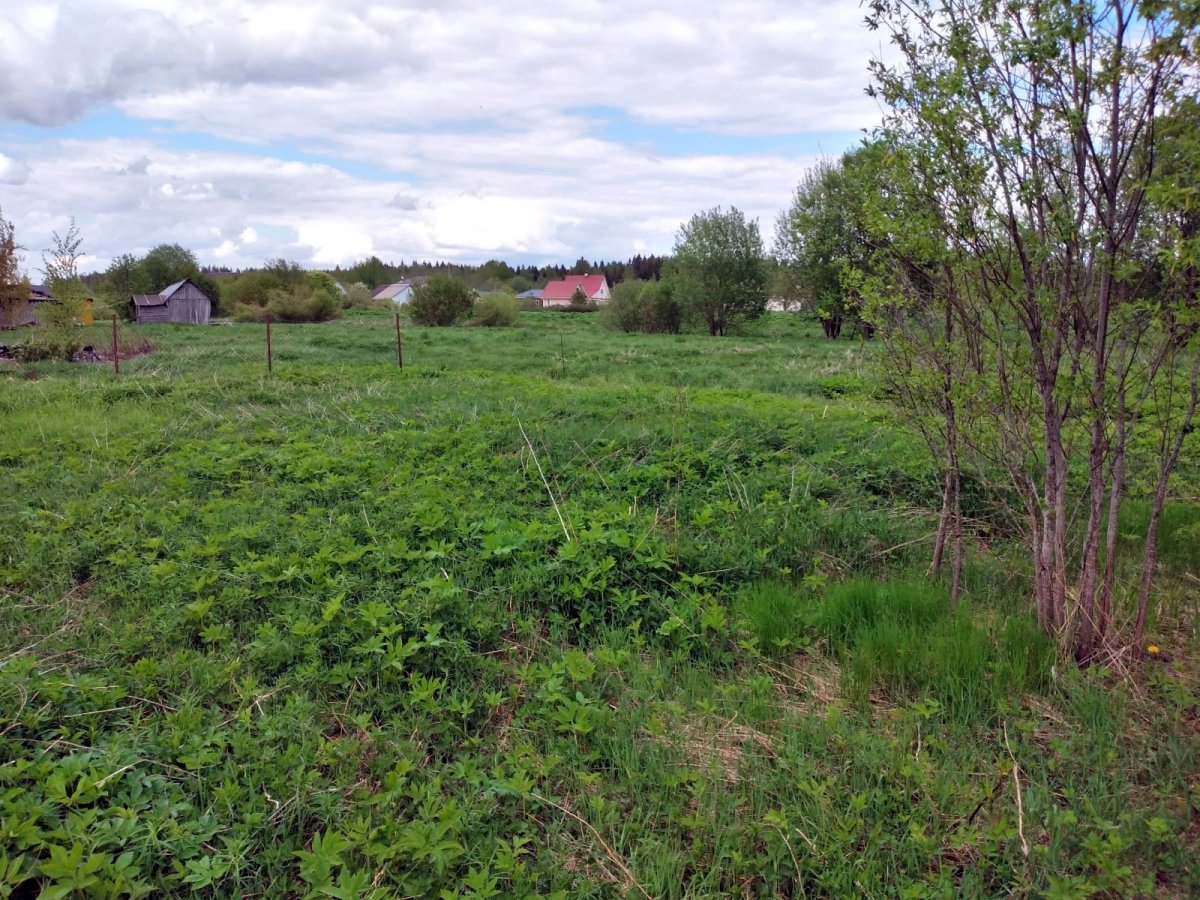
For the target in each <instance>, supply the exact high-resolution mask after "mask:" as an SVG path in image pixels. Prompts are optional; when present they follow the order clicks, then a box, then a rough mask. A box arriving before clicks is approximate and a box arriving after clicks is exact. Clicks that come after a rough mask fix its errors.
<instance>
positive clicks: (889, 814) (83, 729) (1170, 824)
mask: <svg viewBox="0 0 1200 900" xmlns="http://www.w3.org/2000/svg"><path fill="white" fill-rule="evenodd" d="M392 328H393V323H392V321H391V320H390V319H389V318H387V317H386V316H382V317H377V316H372V315H357V316H352V317H351V318H349V319H347V320H344V321H341V322H337V323H326V324H321V325H293V326H286V327H283V326H281V327H278V328H277V329H276V331H275V334H274V372H273V374H271V375H270V376H268V374H267V372H266V366H265V361H264V357H263V335H262V327H261V326H255V325H219V326H218V325H214V326H211V327H207V328H196V327H192V328H189V327H186V326H143V327H141V328H138V327H132V326H126V327H125V329H124V330H123V338H122V339H123V340H127V341H129V342H130V343H131V344H134V343H138V342H140V341H142V340H145V341H149V342H150V343H151V344H152V349H151V350H150V352H148V353H145V354H143V355H139V356H135V357H132V358H130V359H128V360H126V361H124V362H123V364H122V371H121V374H120V376H119V377H118V376H114V374H113V372H112V371H111V369H110V368H108V367H107V366H105V365H104V364H83V363H77V364H68V363H61V362H48V363H35V364H26V365H18V364H15V363H4V364H2V365H0V519H2V521H3V522H4V531H3V537H2V538H0V612H2V614H3V622H4V627H3V629H0V896H9V895H12V896H36V895H38V893H39V892H40V894H41V896H46V897H65V896H89V897H91V896H100V897H103V896H114V897H115V896H164V895H167V896H174V895H178V896H183V895H192V894H199V895H202V896H203V895H207V896H214V897H255V896H257V897H263V896H325V897H342V898H350V897H372V896H374V897H439V896H440V897H447V898H449V897H459V896H465V897H498V896H506V897H509V896H512V897H534V896H544V897H568V896H569V897H623V896H628V897H646V896H648V897H656V898H657V897H664V898H666V897H726V896H736V897H792V896H831V897H832V896H869V897H892V896H896V897H907V898H916V897H953V896H1007V895H1010V894H1018V895H1027V896H1045V897H1055V898H1068V897H1070V898H1075V897H1081V898H1082V897H1092V896H1110V897H1116V896H1155V895H1157V896H1179V897H1183V896H1192V895H1195V894H1196V893H1198V892H1200V811H1198V810H1197V809H1196V806H1197V791H1198V790H1200V700H1198V693H1197V684H1198V673H1197V668H1196V662H1195V660H1196V650H1197V647H1198V638H1200V634H1198V633H1197V618H1196V615H1195V613H1196V609H1195V599H1194V598H1195V585H1196V583H1197V582H1196V578H1197V575H1198V574H1200V502H1198V499H1197V495H1198V493H1200V477H1198V475H1197V470H1196V461H1195V460H1191V461H1185V464H1184V465H1183V466H1181V469H1180V485H1179V488H1178V490H1177V493H1178V494H1179V496H1180V497H1181V498H1182V499H1181V500H1179V501H1177V502H1175V503H1174V504H1173V505H1172V506H1171V507H1170V508H1169V510H1168V516H1167V521H1166V523H1165V533H1164V536H1163V546H1164V552H1163V569H1164V571H1163V575H1162V578H1161V579H1160V584H1161V589H1160V590H1161V599H1160V601H1159V602H1158V603H1157V604H1156V607H1155V611H1154V619H1153V621H1152V623H1151V629H1150V633H1151V634H1152V635H1153V637H1154V640H1155V641H1156V642H1157V644H1158V645H1159V647H1160V652H1159V653H1158V654H1157V655H1156V656H1154V657H1153V658H1151V659H1149V660H1147V662H1146V663H1145V665H1144V667H1142V668H1141V669H1136V670H1131V671H1129V672H1114V671H1109V670H1099V669H1093V670H1088V671H1080V670H1079V669H1078V668H1077V667H1075V666H1074V665H1073V664H1071V663H1070V662H1066V661H1064V660H1062V659H1060V658H1059V655H1058V653H1057V651H1056V648H1055V646H1054V645H1053V644H1052V643H1051V642H1049V641H1048V640H1046V639H1045V638H1043V637H1042V636H1041V635H1040V634H1039V632H1038V630H1037V627H1036V625H1035V623H1034V622H1033V620H1032V618H1031V616H1030V614H1029V611H1028V609H1027V603H1026V598H1027V596H1028V591H1029V583H1028V578H1027V573H1026V572H1025V571H1024V570H1023V568H1022V566H1023V564H1024V555H1023V554H1022V553H1021V552H1020V550H1019V548H1015V547H1013V546H1012V545H1011V543H1010V541H1009V539H1008V538H1007V536H1006V535H1005V534H1004V533H1003V531H1002V530H995V529H993V530H980V531H979V532H977V533H976V534H975V535H973V540H972V542H971V551H970V554H969V559H968V563H967V567H966V572H965V584H966V595H965V598H964V600H963V602H962V603H961V604H960V605H959V607H958V608H957V609H954V610H952V609H951V608H950V604H949V601H948V597H947V593H946V591H945V589H944V588H943V587H942V586H940V585H938V584H935V583H931V582H930V581H929V580H927V579H926V578H925V574H924V573H925V568H926V566H927V564H928V554H929V547H930V544H931V541H932V537H933V534H932V532H933V529H934V528H935V527H936V508H935V507H936V505H937V503H938V500H939V497H940V493H939V484H938V478H937V474H936V472H935V471H934V470H933V468H932V467H931V465H930V463H929V460H928V458H927V454H926V452H925V450H924V447H923V446H922V445H921V444H920V443H919V441H918V440H917V439H916V438H915V437H914V436H913V435H911V434H910V433H909V432H908V431H907V430H906V429H905V428H904V427H903V423H901V422H898V421H897V419H896V415H895V413H894V411H893V410H892V408H891V406H890V405H889V403H888V401H887V398H886V397H885V396H883V394H882V392H881V391H880V389H879V388H878V378H877V373H876V370H875V368H874V367H875V360H874V355H873V353H872V347H871V345H870V344H869V343H867V344H863V343H860V342H855V341H850V340H842V341H836V342H831V341H826V340H824V339H822V338H820V336H819V335H820V329H819V327H818V326H817V325H816V324H815V323H812V322H807V321H803V320H799V319H797V318H794V317H791V316H788V315H784V314H778V315H769V316H768V317H767V318H766V320H764V321H763V322H761V323H758V324H756V325H755V326H754V327H753V329H751V330H749V331H748V332H747V333H745V334H741V335H735V336H731V337H727V338H722V339H714V338H709V337H707V336H701V335H680V336H660V335H636V336H632V335H622V334H615V333H608V332H605V331H602V330H601V329H600V328H599V326H598V323H597V321H596V319H595V317H594V316H588V315H569V314H553V313H525V314H522V317H521V322H520V327H518V328H513V329H482V328H448V329H420V328H411V327H410V328H406V329H405V333H404V353H405V366H404V368H403V370H402V371H401V370H400V368H399V367H398V366H397V361H396V356H395V343H394V339H395V335H394V331H393V330H392ZM95 332H96V343H97V345H98V346H99V345H100V343H101V342H102V335H103V328H102V326H96V327H95ZM966 499H967V502H968V507H969V508H971V509H975V510H976V511H977V512H978V515H979V517H980V519H981V520H982V519H984V518H985V517H986V516H985V513H986V511H987V508H988V504H989V503H991V502H993V500H994V498H989V497H987V496H984V495H983V494H982V493H981V494H980V495H978V496H974V495H969V496H968V497H967V498H966ZM971 504H975V506H974V507H972V506H971ZM1144 515H1145V508H1144V505H1140V504H1139V503H1138V502H1137V500H1136V499H1135V500H1133V501H1131V502H1130V504H1129V508H1128V509H1127V510H1126V512H1125V517H1126V519H1127V520H1128V521H1129V522H1130V523H1131V527H1130V532H1131V533H1133V532H1134V528H1133V525H1134V524H1136V522H1137V520H1138V518H1139V516H1144ZM995 518H996V517H994V516H991V517H989V521H994V520H995ZM1123 577H1124V576H1123Z"/></svg>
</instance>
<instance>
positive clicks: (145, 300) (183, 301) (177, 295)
mask: <svg viewBox="0 0 1200 900" xmlns="http://www.w3.org/2000/svg"><path fill="white" fill-rule="evenodd" d="M129 301H130V302H131V303H132V304H133V318H134V320H135V321H137V322H179V323H182V324H185V325H207V324H208V320H209V319H210V318H212V298H211V297H209V296H208V294H206V293H204V291H202V290H200V288H198V287H196V285H194V284H193V283H192V281H191V279H188V278H185V279H184V280H183V281H177V282H175V283H174V284H172V285H170V286H169V287H165V288H163V289H162V290H161V291H159V292H158V293H157V294H134V295H133V296H132V297H130V298H129Z"/></svg>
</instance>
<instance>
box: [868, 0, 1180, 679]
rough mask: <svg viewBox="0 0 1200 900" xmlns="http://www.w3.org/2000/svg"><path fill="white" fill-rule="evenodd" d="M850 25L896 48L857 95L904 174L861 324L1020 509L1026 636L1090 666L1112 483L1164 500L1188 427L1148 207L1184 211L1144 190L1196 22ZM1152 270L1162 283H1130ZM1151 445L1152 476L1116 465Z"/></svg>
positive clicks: (880, 223) (1104, 582)
mask: <svg viewBox="0 0 1200 900" xmlns="http://www.w3.org/2000/svg"><path fill="white" fill-rule="evenodd" d="M868 24H869V25H870V27H872V28H878V29H882V30H883V31H885V32H886V33H887V34H888V36H889V38H890V40H891V43H892V44H893V45H894V46H895V47H896V48H897V59H896V60H893V61H892V62H890V63H889V64H886V65H885V64H884V63H882V62H876V63H874V64H873V67H872V68H873V74H874V85H873V88H872V90H873V92H874V93H875V94H876V95H877V96H878V97H880V98H881V100H882V101H883V103H884V104H885V105H886V107H887V113H886V116H885V120H884V125H883V127H882V128H881V129H880V131H879V134H878V136H877V137H878V144H879V146H880V147H881V148H882V149H883V152H884V153H885V154H889V155H891V156H892V157H893V158H894V159H895V160H897V161H901V162H900V164H898V165H893V166H892V172H893V173H894V174H893V177H892V178H891V179H890V192H889V191H885V192H883V193H882V194H881V195H880V197H879V198H878V203H879V210H878V215H877V216H874V217H873V224H872V227H873V228H874V229H875V242H876V244H877V246H878V247H879V251H880V254H881V257H882V258H881V260H880V264H879V266H878V267H877V268H876V274H875V275H874V276H873V277H877V278H878V289H877V290H874V291H871V292H870V293H871V300H870V303H871V307H872V308H871V310H870V315H871V316H872V318H873V320H874V321H877V322H880V323H881V324H883V323H886V327H887V328H888V329H889V330H891V331H892V333H893V334H894V335H895V336H896V339H895V340H894V341H893V342H892V346H894V347H896V348H899V351H900V353H899V355H897V356H894V357H892V362H893V363H894V366H893V367H894V369H895V370H896V371H897V372H898V373H899V375H898V380H899V381H900V382H901V383H902V384H904V383H907V384H908V385H909V386H910V387H911V388H912V390H913V391H914V392H915V393H916V394H917V395H920V396H922V397H924V398H926V401H925V402H926V403H927V405H929V402H930V401H931V400H932V398H935V397H939V396H940V397H941V398H943V400H944V402H943V404H942V406H943V410H944V415H945V416H950V417H953V421H954V423H955V428H956V430H957V440H958V446H960V447H961V448H962V449H963V450H964V451H965V452H969V453H970V454H971V456H972V458H973V463H974V465H975V466H976V467H977V469H978V471H979V472H980V473H982V476H983V477H986V478H988V479H989V480H992V479H995V481H996V483H1004V484H1005V488H1006V490H1007V491H1009V492H1010V496H1014V497H1016V498H1019V500H1018V501H1017V502H1018V504H1019V506H1020V508H1021V511H1022V515H1021V516H1020V517H1018V519H1017V520H1016V522H1015V523H1014V524H1016V525H1018V526H1019V527H1021V528H1022V529H1023V531H1024V536H1025V539H1026V543H1027V546H1028V547H1029V553H1030V571H1031V572H1032V579H1033V600H1034V607H1035V609H1036V612H1037V616H1038V620H1039V622H1040V624H1041V626H1042V627H1043V629H1044V630H1045V631H1046V632H1048V633H1050V634H1053V635H1055V636H1057V637H1059V638H1060V639H1061V640H1062V641H1063V643H1064V644H1065V645H1066V646H1067V647H1069V648H1070V649H1072V650H1073V651H1074V652H1075V654H1076V656H1077V658H1078V659H1079V660H1081V661H1084V662H1089V661H1093V660H1095V659H1097V658H1098V657H1099V656H1100V655H1101V654H1105V653H1108V652H1110V651H1111V648H1112V646H1113V642H1112V640H1111V636H1110V634H1109V628H1110V625H1111V622H1112V620H1113V610H1112V602H1113V596H1114V593H1113V573H1112V572H1111V571H1110V568H1109V567H1111V566H1112V565H1115V562H1114V561H1115V560H1116V558H1117V556H1118V553H1119V550H1120V546H1119V543H1118V536H1119V528H1118V513H1119V511H1120V509H1121V499H1122V496H1123V494H1124V491H1125V486H1126V484H1127V482H1128V481H1129V480H1130V479H1131V478H1134V477H1137V478H1144V477H1146V475H1147V474H1150V475H1151V476H1152V477H1153V475H1155V474H1156V475H1157V478H1158V481H1159V483H1160V484H1161V485H1164V486H1165V484H1166V483H1167V481H1168V480H1169V477H1170V473H1171V471H1172V469H1173V468H1174V465H1175V463H1176V461H1177V460H1178V458H1179V452H1180V449H1179V448H1180V447H1181V446H1182V442H1183V440H1184V437H1185V436H1186V435H1187V434H1188V433H1189V432H1190V430H1191V427H1192V421H1193V418H1194V414H1195V411H1196V403H1197V384H1196V378H1197V368H1196V357H1197V354H1196V349H1195V346H1194V344H1195V335H1196V329H1195V323H1196V319H1197V309H1196V302H1195V294H1194V283H1192V284H1191V287H1190V288H1189V279H1188V278H1187V277H1186V273H1185V270H1186V260H1188V259H1189V257H1191V256H1192V254H1193V253H1194V248H1193V247H1192V246H1191V245H1190V244H1189V242H1188V240H1187V239H1186V237H1185V236H1184V234H1183V233H1181V231H1180V230H1178V229H1172V228H1168V227H1161V222H1159V221H1156V217H1155V216H1154V215H1153V207H1154V205H1155V204H1157V205H1158V206H1159V208H1160V209H1162V210H1165V211H1170V210H1173V209H1177V208H1180V207H1186V205H1187V202H1188V200H1187V196H1188V192H1187V191H1181V185H1179V184H1176V185H1175V186H1174V187H1172V186H1171V185H1170V184H1167V183H1165V182H1164V181H1163V180H1162V179H1160V178H1159V172H1158V162H1157V159H1158V154H1157V150H1158V148H1159V146H1160V143H1161V133H1160V131H1159V129H1158V125H1159V123H1160V122H1161V121H1162V120H1163V118H1164V116H1167V117H1169V116H1170V114H1171V112H1172V111H1173V110H1175V109H1178V108H1179V107H1180V105H1181V103H1182V102H1183V101H1184V100H1186V98H1187V97H1189V96H1192V95H1194V86H1193V85H1192V83H1191V82H1190V80H1189V79H1190V77H1191V74H1190V72H1189V70H1188V69H1187V68H1186V64H1185V60H1186V57H1187V53H1188V52H1189V50H1190V49H1191V48H1194V46H1195V44H1196V35H1197V24H1198V23H1197V17H1196V15H1195V12H1194V10H1190V9H1189V8H1187V7H1185V5H1183V4H1178V3H1160V4H1146V3H1137V2H1132V0H1105V2H1100V3H1094V4H1085V3H1068V2H1042V0H1012V2H1008V3H1004V4H983V5H980V4H978V3H974V2H968V0H872V2H871V3H870V15H869V16H868ZM1194 183H1195V182H1194V181H1191V184H1192V185H1194ZM1156 185H1157V186H1158V187H1160V188H1161V194H1160V196H1158V197H1157V198H1155V197H1148V196H1147V195H1148V189H1150V188H1151V186H1156ZM1148 200H1149V201H1151V202H1148ZM889 206H890V209H889ZM897 210H898V211H900V212H901V215H899V216H897V215H895V212H896V211H897ZM1192 258H1194V257H1192ZM1149 259H1158V260H1162V261H1164V262H1163V268H1164V270H1165V271H1166V272H1167V273H1168V274H1170V275H1171V277H1169V278H1155V277H1148V276H1153V274H1154V273H1153V271H1152V269H1153V267H1151V266H1148V265H1147V260H1149ZM1189 291H1190V293H1189ZM914 321H916V322H923V323H925V324H923V325H921V326H919V327H909V325H908V323H912V322H914ZM939 349H940V350H941V351H943V352H944V353H946V354H950V358H951V361H952V362H951V365H950V366H949V368H946V367H945V366H944V364H939V363H936V362H931V360H933V359H934V358H935V357H936V356H938V355H939V353H938V351H939ZM960 355H961V356H960ZM959 358H961V359H962V363H961V364H960V363H959V362H958V361H955V360H957V359H959ZM905 366H908V367H909V368H908V369H906V368H905ZM931 366H932V368H931ZM908 372H911V378H910V377H908V374H907V373H908ZM931 391H932V392H933V393H932V394H931V393H930V392H931ZM935 405H936V404H935ZM1149 413H1152V414H1153V415H1152V416H1151V418H1152V419H1153V421H1154V424H1151V422H1150V421H1149V420H1148V419H1147V418H1146V415H1147V414H1149ZM1147 429H1149V430H1147ZM1147 438H1149V439H1150V440H1149V444H1150V445H1151V446H1154V447H1155V448H1156V451H1155V456H1156V459H1157V461H1156V462H1153V463H1147V461H1146V460H1145V459H1144V458H1142V459H1141V460H1140V464H1141V466H1142V467H1143V468H1142V470H1141V471H1135V470H1133V468H1132V467H1133V466H1134V464H1135V463H1138V462H1139V457H1137V456H1135V455H1133V454H1131V453H1130V452H1129V450H1130V448H1131V447H1134V446H1144V445H1145V443H1146V439H1147ZM1163 497H1165V488H1164V490H1163V491H1162V492H1160V494H1159V497H1158V498H1156V502H1157V500H1158V499H1161V498H1163ZM1075 511H1079V516H1078V518H1074V514H1075ZM1156 528H1157V524H1156V521H1155V517H1154V516H1152V517H1151V524H1150V526H1149V527H1148V529H1147V532H1146V535H1145V550H1144V556H1143V564H1142V565H1143V583H1144V584H1149V580H1150V578H1151V576H1152V570H1153V564H1154V544H1155V541H1156V539H1157V536H1156ZM1102 557H1103V558H1105V559H1106V562H1105V569H1104V570H1103V571H1102V570H1101V568H1100V565H1099V562H1100V560H1101V558H1102ZM1148 596H1149V592H1148V591H1143V593H1142V595H1141V597H1140V598H1139V609H1138V616H1137V618H1138V620H1139V621H1143V620H1144V606H1145V603H1146V602H1147V598H1148ZM1135 637H1136V632H1135Z"/></svg>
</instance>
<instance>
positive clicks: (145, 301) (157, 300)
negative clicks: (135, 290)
mask: <svg viewBox="0 0 1200 900" xmlns="http://www.w3.org/2000/svg"><path fill="white" fill-rule="evenodd" d="M130 299H131V300H132V301H133V305H134V306H165V305H166V302H167V298H166V297H164V296H163V295H162V294H134V295H133V296H132V297H131V298H130Z"/></svg>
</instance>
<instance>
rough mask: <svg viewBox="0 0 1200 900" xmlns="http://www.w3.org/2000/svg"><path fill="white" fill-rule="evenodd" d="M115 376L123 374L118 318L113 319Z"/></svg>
mask: <svg viewBox="0 0 1200 900" xmlns="http://www.w3.org/2000/svg"><path fill="white" fill-rule="evenodd" d="M112 339H113V374H114V375H120V374H121V348H120V347H119V346H118V345H117V317H116V316H115V315H114V316H113V317H112Z"/></svg>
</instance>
